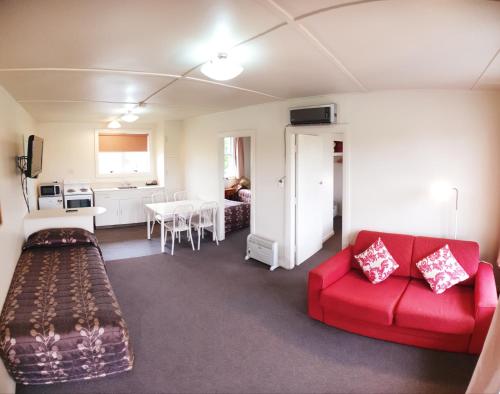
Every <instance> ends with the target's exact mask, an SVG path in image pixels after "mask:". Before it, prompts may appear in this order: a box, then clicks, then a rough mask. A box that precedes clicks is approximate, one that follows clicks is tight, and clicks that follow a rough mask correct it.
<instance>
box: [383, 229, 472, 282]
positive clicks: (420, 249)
mask: <svg viewBox="0 0 500 394" xmlns="http://www.w3.org/2000/svg"><path fill="white" fill-rule="evenodd" d="M446 244H448V246H449V247H450V251H451V253H452V254H453V256H455V258H456V259H457V261H458V263H459V264H460V265H461V266H462V268H463V269H464V270H465V272H467V274H468V275H469V279H467V280H465V281H464V282H462V283H461V285H473V284H474V278H475V276H476V272H477V267H478V265H479V245H478V244H477V243H476V242H472V241H458V240H455V239H445V238H431V237H415V242H414V244H413V256H412V258H411V276H412V277H413V278H416V279H423V276H422V273H421V272H420V270H419V269H418V268H417V266H416V264H417V263H418V262H419V261H420V260H422V259H423V258H424V257H427V256H429V255H430V254H431V253H434V252H435V251H437V250H438V249H440V248H442V247H443V246H444V245H446ZM389 251H390V249H389ZM391 253H392V251H391ZM393 256H394V255H393ZM394 258H396V256H394ZM396 261H398V260H397V258H396ZM398 263H399V261H398Z"/></svg>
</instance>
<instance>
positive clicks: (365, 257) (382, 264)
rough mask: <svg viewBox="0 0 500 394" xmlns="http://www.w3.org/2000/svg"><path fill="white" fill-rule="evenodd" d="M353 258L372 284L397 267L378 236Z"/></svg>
mask: <svg viewBox="0 0 500 394" xmlns="http://www.w3.org/2000/svg"><path fill="white" fill-rule="evenodd" d="M354 258H355V259H356V260H357V261H358V263H359V265H360V266H361V269H362V270H363V273H364V274H365V275H366V277H367V278H368V280H369V281H370V282H372V283H373V284H374V285H375V284H377V283H380V282H382V281H384V280H386V279H387V278H388V277H389V275H391V274H392V273H393V272H394V271H396V270H397V269H398V268H399V265H398V263H396V260H394V258H393V257H392V256H391V254H390V253H389V251H388V250H387V248H386V247H385V245H384V243H383V242H382V240H381V239H380V237H379V239H377V240H376V241H375V242H374V243H373V244H372V245H371V246H370V247H369V248H368V249H366V250H365V251H364V252H362V253H360V254H357V255H356V256H354Z"/></svg>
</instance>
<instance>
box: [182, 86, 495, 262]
mask: <svg viewBox="0 0 500 394" xmlns="http://www.w3.org/2000/svg"><path fill="white" fill-rule="evenodd" d="M329 102H336V103H337V104H338V113H339V126H336V127H339V128H342V131H345V133H346V135H347V138H348V140H349V142H348V143H347V144H346V147H347V146H350V148H349V149H350V151H347V152H346V153H345V156H346V157H344V161H345V160H350V175H349V180H348V181H349V184H350V195H351V201H350V203H351V204H350V228H351V229H350V234H349V237H350V238H351V239H352V237H353V236H354V235H355V234H356V233H357V231H359V230H361V229H376V230H382V231H392V232H401V233H409V234H417V235H418V234H425V235H430V236H451V235H452V228H451V225H452V220H451V219H452V216H451V209H448V208H447V206H446V204H443V203H439V202H435V201H433V200H432V199H431V198H430V193H429V190H430V188H431V184H432V183H433V182H434V181H437V180H441V179H444V180H448V181H449V182H450V183H451V184H452V185H455V186H457V187H458V188H459V189H460V191H461V201H460V228H459V233H458V236H459V238H461V239H471V240H476V241H478V242H479V243H480V245H481V255H482V257H483V258H485V259H489V260H492V261H493V260H494V259H496V254H497V252H498V241H499V229H500V204H499V198H498V196H499V195H500V174H499V171H500V111H499V108H500V94H498V93H493V92H471V91H429V90H427V91H426V90H421V91H385V92H375V93H360V94H343V95H330V96H322V97H312V98H304V99H298V100H293V101H288V102H274V103H269V104H263V105H257V106H251V107H246V108H240V109H237V110H233V111H228V112H223V113H217V114H211V115H205V116H201V117H196V118H193V119H189V120H187V121H185V122H184V129H185V147H186V149H185V180H186V187H187V189H188V190H190V191H192V192H193V193H197V194H199V195H202V196H205V197H207V198H210V199H216V198H217V192H218V191H217V185H218V178H217V176H218V174H217V152H218V151H217V135H218V133H221V132H230V131H234V130H242V129H253V130H256V152H255V154H256V179H257V180H256V182H255V184H254V185H253V189H254V194H255V203H256V230H255V232H256V233H258V234H261V235H263V236H266V237H268V238H271V239H275V240H277V241H278V242H279V243H280V255H281V256H283V251H284V250H285V249H284V247H286V245H284V233H285V231H284V188H282V187H281V186H280V185H279V183H278V180H279V178H281V177H282V176H283V175H284V160H283V150H284V147H283V131H284V127H285V125H286V124H287V123H288V107H290V106H295V105H311V104H324V103H329ZM319 198H320V197H319ZM344 203H345V202H344ZM451 204H452V203H451V201H450V202H449V204H448V206H449V207H450V208H451V206H452V205H451ZM344 215H345V212H344ZM282 265H283V266H285V267H288V265H287V262H284V261H282Z"/></svg>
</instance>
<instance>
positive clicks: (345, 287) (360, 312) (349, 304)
mask: <svg viewBox="0 0 500 394" xmlns="http://www.w3.org/2000/svg"><path fill="white" fill-rule="evenodd" d="M408 282H409V279H408V278H402V277H394V276H391V277H389V278H387V279H386V280H384V281H383V282H382V283H378V284H376V285H374V284H372V283H370V282H369V281H368V279H366V277H365V276H364V275H363V273H362V272H360V271H355V270H351V271H349V272H348V273H347V274H345V275H344V276H343V277H342V278H340V279H339V280H338V281H336V282H335V283H333V284H332V285H331V286H330V287H328V288H326V289H325V290H323V291H322V292H321V296H320V304H321V306H322V307H323V308H325V309H326V310H331V311H333V313H338V314H340V315H342V316H346V317H349V318H353V319H358V320H365V321H369V322H372V323H377V324H383V325H387V326H389V325H391V324H392V322H393V317H394V308H395V306H396V304H397V303H398V301H399V299H400V297H401V295H402V294H403V292H404V290H405V288H406V286H407V284H408Z"/></svg>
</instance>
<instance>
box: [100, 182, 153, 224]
mask: <svg viewBox="0 0 500 394" xmlns="http://www.w3.org/2000/svg"><path fill="white" fill-rule="evenodd" d="M162 190H163V188H162V187H159V186H158V187H153V186H150V187H140V188H136V189H127V190H123V189H117V188H107V189H94V205H95V206H96V207H104V208H106V213H105V214H103V215H99V216H97V217H96V221H95V225H96V227H101V226H115V225H120V224H134V223H144V222H145V221H146V209H145V207H144V204H147V203H150V202H151V195H153V194H154V193H158V192H160V191H162Z"/></svg>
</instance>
